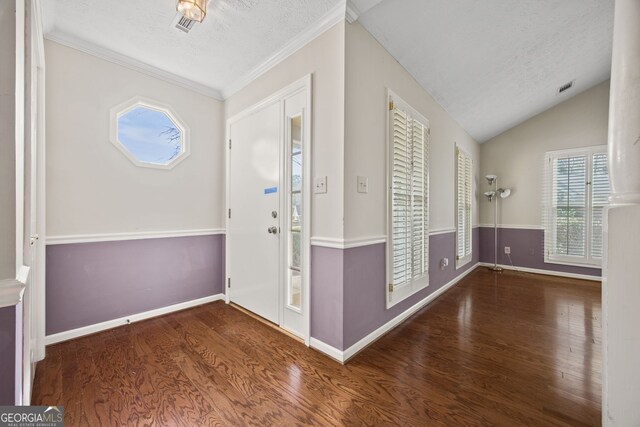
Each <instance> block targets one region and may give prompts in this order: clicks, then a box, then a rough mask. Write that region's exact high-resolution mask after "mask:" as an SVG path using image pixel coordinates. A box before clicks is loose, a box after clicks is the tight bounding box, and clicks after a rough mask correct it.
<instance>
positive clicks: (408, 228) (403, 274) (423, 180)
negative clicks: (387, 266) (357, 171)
mask: <svg viewBox="0 0 640 427" xmlns="http://www.w3.org/2000/svg"><path fill="white" fill-rule="evenodd" d="M391 126H392V129H391V131H392V137H393V140H392V143H393V146H392V153H393V158H392V162H391V163H392V168H391V169H392V175H391V192H390V196H391V203H390V204H391V210H390V214H391V218H390V222H391V223H390V233H391V236H390V237H391V247H392V251H391V254H390V256H391V257H392V260H391V268H392V285H393V287H396V286H403V285H406V284H412V283H413V282H415V281H416V280H418V279H421V278H424V277H426V276H427V273H428V269H429V173H428V164H429V154H428V153H429V143H428V141H429V129H428V127H427V126H426V124H424V123H421V122H420V121H419V120H417V119H416V118H415V117H413V116H412V115H411V114H410V113H409V112H408V111H406V110H403V109H401V108H399V107H395V108H393V109H392V111H391Z"/></svg>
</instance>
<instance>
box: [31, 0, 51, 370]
mask: <svg viewBox="0 0 640 427" xmlns="http://www.w3.org/2000/svg"><path fill="white" fill-rule="evenodd" d="M40 3H41V2H40V0H31V11H32V19H31V22H32V32H31V37H32V38H33V39H34V42H35V43H34V47H35V49H34V52H33V60H34V62H33V64H34V65H35V66H34V67H33V68H34V69H33V70H32V73H33V74H35V79H36V85H37V91H36V92H35V93H32V98H31V102H32V103H35V106H36V107H35V108H36V117H37V122H36V123H35V128H36V133H35V134H36V138H37V141H36V155H37V164H36V165H34V166H35V167H36V170H37V182H36V187H37V190H36V205H37V207H36V209H37V212H36V218H37V219H36V221H37V230H36V234H37V235H38V240H37V241H36V275H35V277H34V278H33V280H32V284H33V308H34V310H33V311H34V315H35V316H34V319H33V323H32V324H33V335H32V337H33V340H32V346H31V348H32V351H33V360H32V362H34V363H35V362H38V361H40V360H42V359H44V356H45V342H44V337H45V310H46V304H45V277H46V275H45V268H46V194H45V190H46V182H47V179H46V150H45V138H46V134H45V132H46V127H45V55H44V32H43V28H42V22H43V21H42V8H41V4H40Z"/></svg>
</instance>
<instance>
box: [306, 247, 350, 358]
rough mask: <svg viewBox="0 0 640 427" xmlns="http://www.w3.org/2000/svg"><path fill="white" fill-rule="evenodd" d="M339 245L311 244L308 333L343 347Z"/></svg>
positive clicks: (342, 304)
mask: <svg viewBox="0 0 640 427" xmlns="http://www.w3.org/2000/svg"><path fill="white" fill-rule="evenodd" d="M343 252H344V251H343V250H342V249H332V248H325V247H322V246H312V247H311V336H312V337H313V338H316V339H318V340H320V341H322V342H324V343H326V344H329V345H330V346H332V347H335V348H342V347H343V339H344V336H343V330H342V323H343V318H344V316H343V313H344V299H343V294H344V288H343V283H344V268H343V267H344V257H343Z"/></svg>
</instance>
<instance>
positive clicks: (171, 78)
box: [44, 31, 224, 101]
mask: <svg viewBox="0 0 640 427" xmlns="http://www.w3.org/2000/svg"><path fill="white" fill-rule="evenodd" d="M44 38H45V39H47V40H51V41H52V42H55V43H58V44H61V45H64V46H67V47H70V48H72V49H76V50H79V51H81V52H84V53H87V54H89V55H93V56H96V57H98V58H100V59H104V60H105V61H109V62H111V63H113V64H116V65H120V66H122V67H126V68H128V69H130V70H133V71H137V72H139V73H142V74H146V75H148V76H151V77H155V78H157V79H160V80H163V81H165V82H168V83H172V84H175V85H178V86H180V87H183V88H185V89H189V90H192V91H194V92H197V93H200V94H202V95H206V96H209V97H211V98H214V99H217V100H218V101H224V99H223V98H222V94H221V93H220V91H219V90H218V89H214V88H212V87H209V86H207V85H204V84H202V83H197V82H194V81H193V80H190V79H187V78H185V77H182V76H179V75H177V74H173V73H170V72H168V71H165V70H162V69H160V68H157V67H154V66H153V65H149V64H146V63H144V62H142V61H139V60H137V59H134V58H131V57H129V56H126V55H123V54H121V53H118V52H115V51H113V50H110V49H106V48H104V47H101V46H98V45H96V44H93V43H91V42H88V41H86V40H82V39H79V38H77V37H74V36H71V35H68V34H65V33H61V32H59V31H53V32H49V33H47V34H45V35H44Z"/></svg>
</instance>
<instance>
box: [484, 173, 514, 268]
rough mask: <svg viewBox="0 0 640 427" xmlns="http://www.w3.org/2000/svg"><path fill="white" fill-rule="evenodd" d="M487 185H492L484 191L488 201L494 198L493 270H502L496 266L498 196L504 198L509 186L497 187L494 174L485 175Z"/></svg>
mask: <svg viewBox="0 0 640 427" xmlns="http://www.w3.org/2000/svg"><path fill="white" fill-rule="evenodd" d="M485 178H486V179H487V181H488V182H489V185H490V186H491V185H493V186H494V189H493V190H491V191H486V192H485V193H484V195H485V196H487V199H489V203H492V202H493V201H494V199H495V205H494V207H493V267H491V270H493V271H502V267H498V196H500V199H506V198H507V197H509V195H510V194H511V189H509V188H498V177H497V176H496V175H487V176H485Z"/></svg>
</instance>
